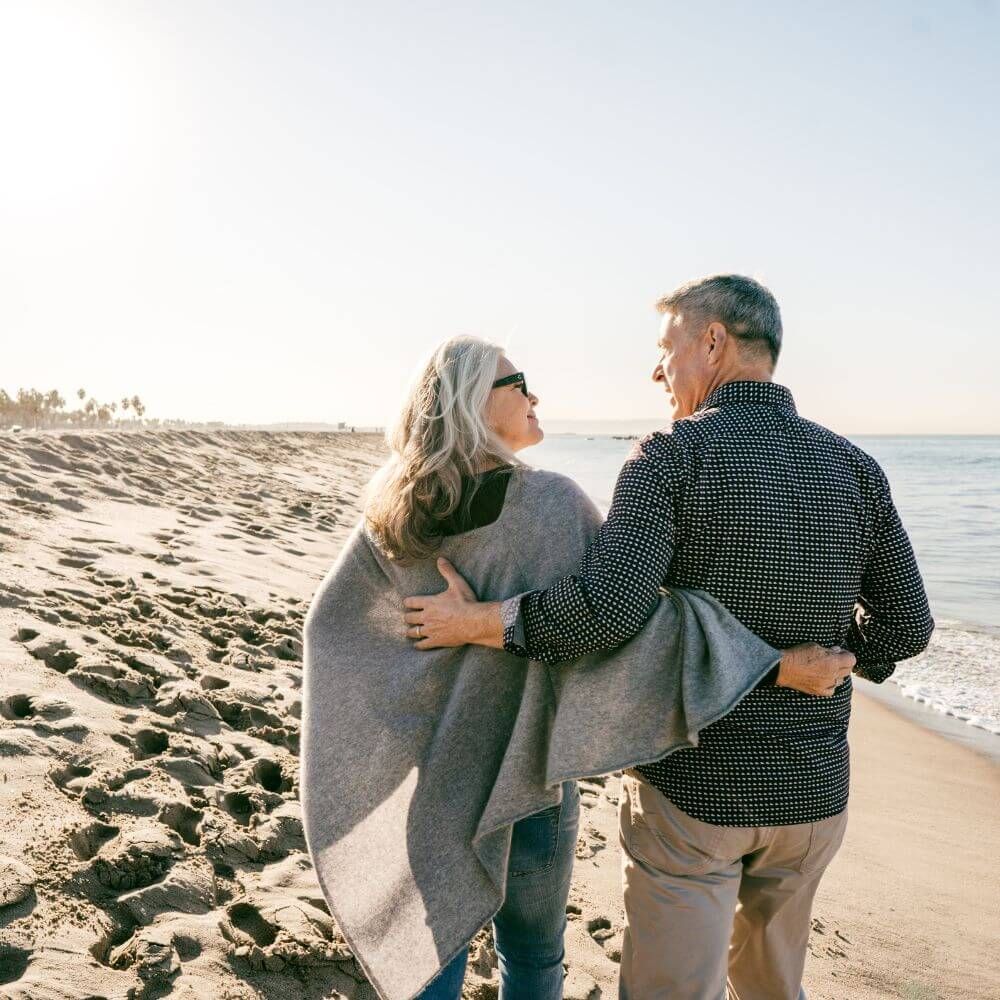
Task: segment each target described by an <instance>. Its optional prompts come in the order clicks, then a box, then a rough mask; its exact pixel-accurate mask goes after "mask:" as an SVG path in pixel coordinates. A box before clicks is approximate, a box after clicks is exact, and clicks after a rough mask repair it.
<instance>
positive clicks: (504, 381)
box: [493, 372, 528, 396]
mask: <svg viewBox="0 0 1000 1000" xmlns="http://www.w3.org/2000/svg"><path fill="white" fill-rule="evenodd" d="M518 384H520V386H521V392H523V393H524V394H525V396H527V395H528V383H527V382H525V381H524V372H514V374H513V375H505V376H504V377H503V378H498V379H497V380H496V381H495V382H494V383H493V388H494V389H499V388H500V387H501V386H505V385H518Z"/></svg>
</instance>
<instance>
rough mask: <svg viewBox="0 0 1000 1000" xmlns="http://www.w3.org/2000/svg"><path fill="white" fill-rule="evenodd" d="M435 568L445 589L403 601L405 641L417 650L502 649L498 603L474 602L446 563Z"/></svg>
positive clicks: (472, 594)
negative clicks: (442, 579) (437, 592)
mask: <svg viewBox="0 0 1000 1000" xmlns="http://www.w3.org/2000/svg"><path fill="white" fill-rule="evenodd" d="M437 567H438V572H439V573H440V574H441V575H442V576H443V577H444V578H445V580H446V582H447V584H448V589H447V590H444V591H442V592H441V593H440V594H426V595H423V596H417V597H407V598H406V599H405V600H404V601H403V604H404V605H405V607H406V609H407V610H406V612H405V614H404V615H403V618H404V620H405V621H406V624H407V629H406V636H407V638H408V639H413V640H415V641H414V645H415V646H416V647H417V649H440V648H441V647H444V646H466V645H473V646H490V647H492V648H493V649H503V622H502V621H501V618H500V602H499V601H479V600H477V599H476V595H475V593H474V592H473V590H472V588H471V587H470V586H469V585H468V584H467V583H466V582H465V578H464V577H462V576H461V575H460V574H459V573H458V571H457V570H456V569H455V567H454V566H452V564H451V563H450V562H448V560H447V559H444V558H441V559H438V561H437Z"/></svg>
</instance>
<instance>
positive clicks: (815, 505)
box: [503, 382, 934, 826]
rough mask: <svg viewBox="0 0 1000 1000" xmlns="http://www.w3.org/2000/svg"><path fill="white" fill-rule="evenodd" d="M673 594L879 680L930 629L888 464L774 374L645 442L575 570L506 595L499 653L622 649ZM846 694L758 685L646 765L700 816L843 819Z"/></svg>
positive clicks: (732, 386) (663, 787)
mask: <svg viewBox="0 0 1000 1000" xmlns="http://www.w3.org/2000/svg"><path fill="white" fill-rule="evenodd" d="M669 586H677V587H691V588H697V589H701V590H706V591H708V592H709V593H710V594H712V595H713V596H715V597H716V598H717V599H718V600H719V601H721V602H722V603H723V604H724V605H725V606H726V607H727V608H728V609H729V610H730V611H731V612H732V613H733V615H735V616H736V617H737V618H738V619H739V620H740V621H742V622H743V624H744V625H746V626H747V627H748V628H749V629H751V630H752V631H754V632H756V633H757V634H758V635H759V636H760V637H761V638H763V639H764V640H766V641H767V642H769V643H770V644H771V645H773V646H775V647H777V648H779V649H784V648H787V647H789V646H794V645H797V644H798V643H802V642H817V643H820V644H821V645H824V646H833V645H841V646H845V647H846V648H848V649H850V650H851V651H852V652H854V653H855V655H856V656H857V661H858V662H857V666H856V667H855V673H857V674H859V675H860V676H862V677H866V678H868V679H870V680H873V681H877V682H881V681H883V680H885V678H887V677H888V676H889V675H890V674H891V673H892V671H893V669H894V665H895V663H896V661H898V660H902V659H906V658H907V657H909V656H915V655H916V654H917V653H920V652H921V651H922V650H924V649H925V648H926V646H927V643H928V641H929V639H930V635H931V632H932V631H933V628H934V622H933V619H932V618H931V615H930V610H929V608H928V605H927V597H926V594H925V592H924V586H923V581H922V580H921V577H920V572H919V570H918V569H917V564H916V561H915V559H914V556H913V550H912V548H911V546H910V542H909V539H908V538H907V536H906V532H905V531H904V529H903V526H902V524H901V523H900V519H899V515H898V514H897V512H896V508H895V506H894V505H893V502H892V496H891V493H890V490H889V484H888V482H887V480H886V477H885V474H884V473H883V472H882V469H881V468H880V467H879V465H878V463H877V462H876V461H875V460H874V459H873V458H871V457H870V456H869V455H867V454H865V453H864V452H863V451H861V450H860V449H859V448H857V447H855V446H854V445H852V444H851V443H850V442H849V441H847V440H845V439H844V438H842V437H839V436H838V435H836V434H834V433H832V432H831V431H829V430H827V429H826V428H824V427H821V426H819V425H818V424H814V423H811V422H809V421H808V420H804V419H803V418H801V417H800V416H798V414H797V412H796V409H795V403H794V401H793V399H792V395H791V393H790V392H789V391H788V390H787V389H786V388H784V387H783V386H780V385H775V384H773V383H770V382H730V383H728V384H726V385H723V386H721V387H720V388H718V389H717V390H716V391H715V392H713V393H712V394H711V395H710V396H709V397H708V399H706V400H705V402H704V403H703V404H702V405H701V406H700V407H699V408H698V411H697V412H696V413H694V414H693V415H692V416H691V417H689V418H687V419H685V420H679V421H676V422H675V423H674V424H673V426H672V428H671V430H670V431H669V432H663V433H660V432H658V433H655V434H651V435H650V436H649V437H647V438H645V439H644V440H642V441H641V442H639V443H638V444H637V445H636V447H635V449H634V451H633V452H632V455H631V456H630V457H629V459H628V461H627V462H626V463H625V466H624V467H623V468H622V471H621V474H620V475H619V478H618V482H617V485H616V487H615V493H614V499H613V502H612V505H611V510H610V511H609V513H608V517H607V520H606V521H605V523H604V525H603V526H602V527H601V529H600V531H599V533H598V535H597V537H596V538H595V540H594V541H593V542H592V543H591V545H590V547H589V548H588V550H587V552H586V554H585V556H584V558H583V561H582V563H581V565H580V568H579V571H578V572H577V573H576V575H574V576H570V577H565V578H564V579H562V580H560V581H559V582H558V583H556V584H555V585H554V586H552V587H550V588H548V589H547V590H544V591H534V592H532V593H529V594H525V595H521V596H520V597H518V598H513V599H511V600H510V601H507V602H505V604H504V607H503V618H504V625H505V628H504V645H505V648H506V649H507V650H508V651H509V652H512V653H515V654H518V655H521V656H529V657H531V658H532V659H536V660H541V661H543V662H546V663H555V662H558V661H560V660H567V659H573V658H575V657H577V656H581V655H583V654H585V653H589V652H594V651H596V650H599V649H611V648H614V647H616V646H620V645H622V644H623V643H625V642H627V641H628V640H629V639H630V638H631V637H632V636H633V635H635V634H636V633H637V632H638V631H639V630H640V629H641V628H642V627H643V625H644V624H645V622H646V621H647V620H648V618H649V616H650V615H651V614H652V611H653V609H654V608H655V607H656V603H657V601H658V599H659V592H660V588H661V587H669ZM851 690H852V684H851V680H850V679H848V680H846V681H845V682H844V683H843V684H841V685H840V687H839V688H838V689H837V691H836V693H835V694H834V696H833V697H832V698H817V697H812V696H809V695H805V694H802V693H800V692H798V691H794V690H791V689H790V688H785V687H776V686H774V685H773V684H764V685H761V686H759V687H757V688H756V689H755V690H754V691H752V692H751V693H750V694H749V695H748V696H747V697H746V698H745V699H744V700H743V701H742V702H741V703H740V704H739V705H738V706H737V707H736V709H735V710H734V711H732V712H731V713H730V714H729V715H727V716H726V717H725V718H723V719H720V720H719V721H718V722H716V723H714V724H713V725H711V726H709V727H708V728H707V729H705V730H703V731H702V733H701V737H700V742H699V745H698V746H697V747H694V748H691V749H686V750H680V751H678V752H676V753H674V754H671V755H669V756H668V757H665V758H663V759H662V760H660V761H657V762H655V763H652V764H647V765H644V766H642V767H640V768H638V771H639V772H640V774H641V775H642V776H643V778H644V779H645V780H646V781H648V782H649V783H650V784H651V785H653V786H654V787H656V788H658V789H659V790H660V791H661V792H662V793H663V794H664V795H665V796H667V798H669V799H670V800H671V801H672V802H673V803H674V804H675V805H677V806H679V807H680V808H681V809H682V810H684V811H685V812H687V813H688V814H689V815H691V816H694V817H695V818H697V819H700V820H702V821H704V822H708V823H715V824H718V825H722V826H778V825H787V824H792V823H807V822H814V821H816V820H819V819H823V818H825V817H827V816H833V815H836V814H837V813H839V812H841V811H842V810H843V809H844V808H845V806H846V805H847V794H848V778H849V757H848V745H847V724H848V719H849V717H850V708H851ZM618 722H619V723H620V724H621V725H627V724H628V720H627V719H621V720H618Z"/></svg>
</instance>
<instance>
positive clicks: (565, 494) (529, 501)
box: [516, 467, 597, 517]
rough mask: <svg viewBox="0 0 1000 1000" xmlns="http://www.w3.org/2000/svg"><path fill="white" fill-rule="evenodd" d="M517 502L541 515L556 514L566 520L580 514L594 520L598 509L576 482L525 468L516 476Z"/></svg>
mask: <svg viewBox="0 0 1000 1000" xmlns="http://www.w3.org/2000/svg"><path fill="white" fill-rule="evenodd" d="M516 479H517V481H518V486H519V488H518V491H517V501H516V502H519V503H521V504H524V505H525V506H526V507H530V508H532V509H533V510H536V511H539V512H546V511H549V510H551V511H553V512H556V513H558V514H559V515H561V516H562V517H565V516H566V515H567V514H573V513H579V514H585V515H587V516H593V515H594V514H595V513H597V507H596V506H595V504H594V502H593V500H591V499H590V497H588V496H587V494H586V493H585V492H584V491H583V488H582V487H581V486H580V484H579V483H577V482H576V480H574V479H571V478H570V477H569V476H564V475H562V474H561V473H558V472H550V471H549V470H548V469H530V468H527V467H522V468H520V469H518V470H517V472H516Z"/></svg>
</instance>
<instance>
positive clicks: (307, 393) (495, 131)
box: [0, 0, 1000, 434]
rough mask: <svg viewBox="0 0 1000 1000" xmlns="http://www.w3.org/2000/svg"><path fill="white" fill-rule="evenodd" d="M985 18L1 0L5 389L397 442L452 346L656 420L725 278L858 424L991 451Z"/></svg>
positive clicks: (802, 372) (548, 391)
mask: <svg viewBox="0 0 1000 1000" xmlns="http://www.w3.org/2000/svg"><path fill="white" fill-rule="evenodd" d="M998 64H1000V7H998V5H997V4H996V3H994V2H987V0H981V2H973V0H954V2H952V3H949V4H940V3H902V2H900V3H871V2H866V3H841V4H836V5H832V4H823V5H820V4H803V3H770V4H768V3H764V4H757V5H748V4H745V3H731V4H708V3H698V4H695V3H686V4H680V3H667V2H659V3H623V4H611V3H591V2H566V3H545V2H543V3H538V2H537V0H536V2H534V3H520V2H511V0H505V2H503V3H493V4H485V3H475V2H473V3H468V2H466V3H448V2H444V3H441V2H439V3H434V4H421V3H413V2H396V3H381V2H370V0H366V2H364V3H337V2H329V3H319V2H316V3H304V2H293V0H283V2H281V3H277V2H274V3H258V2H253V3H251V2H245V0H241V2H231V3H227V2H200V0H199V2H182V0H160V2H156V3H152V2H138V0H127V2H111V0H106V2H97V0H72V2H68V3H54V2H46V0H20V2H17V0H0V94H2V97H0V102H2V103H0V114H2V119H0V120H2V126H3V133H2V134H3V154H2V156H0V336H2V338H3V340H2V343H3V347H4V363H3V368H2V375H0V386H2V387H3V388H6V389H7V390H8V391H13V390H14V389H16V388H18V387H19V386H35V387H37V388H41V389H49V388H58V389H60V390H61V391H62V392H63V394H64V395H68V394H69V393H72V392H75V390H76V389H77V388H78V387H80V386H83V387H85V388H86V389H87V390H88V392H89V393H90V394H92V395H94V396H96V397H98V398H99V399H102V400H103V399H113V398H120V397H121V396H122V395H124V394H128V395H132V394H133V393H138V394H139V395H140V396H142V397H143V399H144V400H145V401H146V404H147V408H148V414H149V415H150V416H159V417H165V418H166V417H186V418H188V419H206V420H209V419H219V420H226V421H230V422H241V421H242V422H270V421H283V420H302V421H336V420H347V421H349V422H352V423H359V424H364V423H385V422H386V421H387V420H389V419H391V417H392V415H393V413H394V411H395V409H396V408H397V407H398V405H399V402H400V399H401V396H402V393H403V391H404V388H405V386H406V384H407V382H408V379H409V376H410V373H411V372H412V370H413V368H414V366H415V364H416V363H417V361H418V360H419V359H421V358H422V357H423V356H424V355H425V354H426V353H427V352H428V350H429V349H430V348H431V347H432V346H433V345H434V344H435V343H436V342H437V341H439V340H441V339H444V338H445V337H448V336H451V335H453V334H456V333H476V334H480V335H482V336H486V337H489V338H491V339H494V340H497V341H499V342H501V343H503V344H505V345H507V347H508V349H509V354H510V357H511V358H512V360H513V361H514V362H515V364H516V365H517V366H518V367H519V368H522V369H523V370H524V371H525V372H526V373H527V374H528V378H529V384H530V385H531V388H532V390H533V391H535V392H537V394H538V395H539V396H540V397H541V405H540V407H539V413H540V416H541V417H542V422H543V424H544V421H545V419H546V418H547V417H549V418H563V419H595V420H596V419H630V418H646V417H650V416H655V415H657V414H658V413H660V412H663V413H664V414H666V406H665V399H664V397H663V394H662V390H660V389H658V388H656V387H654V386H653V384H652V383H651V382H650V381H649V380H648V373H649V371H650V370H651V368H652V365H653V363H654V361H655V349H654V343H655V339H656V335H657V319H658V317H657V316H656V314H655V312H654V310H653V303H654V301H655V300H656V298H657V297H658V296H659V295H661V294H663V293H665V292H667V291H669V290H671V289H672V288H673V287H675V286H676V285H678V284H679V283H681V282H682V281H685V280H687V279H689V278H693V277H697V276H701V275H704V274H708V273H713V272H719V271H736V272H741V273H745V274H750V275H753V276H754V277H757V278H759V279H761V280H763V281H764V282H765V283H766V284H768V285H769V287H770V288H771V289H772V291H773V292H774V293H775V295H776V296H777V297H778V301H779V302H780V303H781V305H782V309H783V315H784V321H785V349H784V354H783V357H782V359H781V362H780V364H779V367H778V370H777V373H776V379H777V380H778V381H781V382H783V383H784V384H786V385H789V386H790V387H791V388H792V390H793V392H794V394H795V396H796V399H797V401H798V404H799V409H800V411H801V412H802V413H803V414H804V415H806V416H809V417H811V418H813V419H816V420H819V421H820V422H822V423H825V424H827V425H828V426H830V427H832V428H833V429H835V430H837V431H840V432H843V433H848V434H850V433H863V432H881V433H896V432H900V433H933V432H941V433H955V432H968V433H1000V392H998V390H997V389H996V387H995V384H994V383H995V381H996V374H997V371H998V369H1000V344H998V342H1000V323H998V314H1000V277H998V274H997V270H998V265H1000V253H998V251H997V244H998V237H1000V169H998V163H1000V114H998V111H997V109H998V108H1000V73H998V70H997V65H998Z"/></svg>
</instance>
